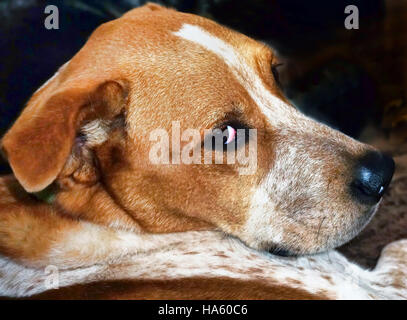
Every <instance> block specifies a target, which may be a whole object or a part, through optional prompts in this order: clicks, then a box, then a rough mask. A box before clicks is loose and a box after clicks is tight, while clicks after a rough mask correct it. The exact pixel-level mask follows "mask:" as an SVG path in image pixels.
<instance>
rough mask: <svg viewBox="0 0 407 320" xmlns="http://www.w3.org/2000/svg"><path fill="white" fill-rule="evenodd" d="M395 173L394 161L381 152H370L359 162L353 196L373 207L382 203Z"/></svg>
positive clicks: (355, 174)
mask: <svg viewBox="0 0 407 320" xmlns="http://www.w3.org/2000/svg"><path fill="white" fill-rule="evenodd" d="M393 173H394V161H393V159H392V158H391V157H389V156H387V155H385V154H383V153H380V152H369V153H367V154H366V155H365V156H363V157H362V158H361V159H359V160H358V162H357V164H356V167H355V173H354V179H353V181H352V183H351V190H352V194H353V195H354V196H355V197H356V198H357V199H358V201H359V202H361V203H363V204H369V205H373V204H376V203H378V202H379V201H380V199H381V197H382V196H383V194H384V192H385V191H386V189H387V187H388V186H389V184H390V181H391V179H392V177H393Z"/></svg>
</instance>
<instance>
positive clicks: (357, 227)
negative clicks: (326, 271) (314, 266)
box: [266, 205, 379, 258]
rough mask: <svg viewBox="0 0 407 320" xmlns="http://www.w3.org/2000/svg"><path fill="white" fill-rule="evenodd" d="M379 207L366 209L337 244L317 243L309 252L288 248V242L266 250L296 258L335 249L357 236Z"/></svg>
mask: <svg viewBox="0 0 407 320" xmlns="http://www.w3.org/2000/svg"><path fill="white" fill-rule="evenodd" d="M378 207H379V205H376V206H373V207H372V208H370V209H369V210H366V212H365V213H364V214H363V215H362V216H360V217H359V218H358V219H356V220H355V221H354V225H353V227H352V228H350V229H349V230H348V231H347V232H346V233H344V234H342V235H341V236H340V237H338V239H337V241H334V243H335V244H332V243H325V245H326V246H327V247H325V246H324V244H322V249H321V244H316V245H318V247H319V249H317V250H309V252H307V251H308V250H306V251H305V252H304V251H303V250H301V249H300V248H288V247H287V244H280V243H278V244H272V245H270V246H268V248H266V251H267V252H268V253H270V254H272V255H274V256H279V257H292V258H295V257H299V256H301V255H307V254H316V253H318V252H323V251H326V250H334V249H336V248H338V247H340V246H342V245H344V244H345V243H348V242H349V241H351V240H352V239H354V238H355V237H357V236H358V235H359V234H360V233H361V232H362V231H363V229H364V228H365V227H366V226H367V225H368V224H369V222H370V221H371V219H372V218H373V217H374V215H375V214H376V212H377V210H378Z"/></svg>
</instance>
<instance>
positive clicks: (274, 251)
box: [268, 246, 297, 257]
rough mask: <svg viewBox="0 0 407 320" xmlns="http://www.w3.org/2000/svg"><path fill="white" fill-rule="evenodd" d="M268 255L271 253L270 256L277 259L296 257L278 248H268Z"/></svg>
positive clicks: (290, 252)
mask: <svg viewBox="0 0 407 320" xmlns="http://www.w3.org/2000/svg"><path fill="white" fill-rule="evenodd" d="M268 252H269V253H271V254H272V255H275V256H279V257H296V256H297V254H296V253H294V252H292V251H290V250H288V249H284V248H281V247H279V246H273V247H272V248H270V249H269V250H268Z"/></svg>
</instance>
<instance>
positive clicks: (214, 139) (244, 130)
mask: <svg viewBox="0 0 407 320" xmlns="http://www.w3.org/2000/svg"><path fill="white" fill-rule="evenodd" d="M205 140H206V142H205V148H210V149H212V150H213V151H228V150H229V149H230V150H233V149H235V150H237V149H238V148H240V147H241V146H243V145H245V144H246V143H247V142H248V140H249V128H248V127H247V126H246V125H244V124H242V123H240V122H238V121H228V122H224V123H222V124H220V125H217V126H216V127H215V128H214V129H213V130H212V131H211V134H209V135H208V136H207V137H206V138H205Z"/></svg>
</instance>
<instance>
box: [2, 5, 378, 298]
mask: <svg viewBox="0 0 407 320" xmlns="http://www.w3.org/2000/svg"><path fill="white" fill-rule="evenodd" d="M185 23H187V24H191V25H194V26H199V27H201V28H202V29H203V30H205V31H206V32H209V33H210V34H211V35H212V36H214V37H217V38H219V39H221V40H222V41H224V42H225V43H227V44H228V45H230V46H231V47H233V49H234V50H235V51H236V52H237V53H238V54H239V55H240V56H241V59H242V61H243V62H242V63H243V64H244V65H247V66H248V68H250V70H253V71H254V73H255V76H256V77H259V79H260V81H261V85H262V86H264V91H265V92H266V93H268V94H270V93H271V95H272V97H276V98H277V100H276V101H277V102H278V103H276V104H275V105H273V104H271V105H269V104H270V103H271V102H272V101H274V100H272V101H270V99H269V98H267V97H268V96H267V94H265V95H264V96H262V94H263V93H264V92H260V93H259V95H260V98H259V99H260V100H261V101H262V103H263V104H264V105H262V106H259V105H258V104H257V102H256V99H255V98H254V97H253V96H252V95H251V94H250V93H249V90H248V88H250V86H253V85H254V84H253V83H246V82H245V81H248V80H245V81H240V80H239V78H238V77H236V72H237V73H239V72H240V73H242V74H244V72H243V71H244V70H245V69H244V66H242V70H243V71H242V70H240V69H239V67H240V66H237V67H236V66H234V67H230V66H228V65H227V64H226V63H225V61H223V60H222V58H221V57H219V56H217V55H216V54H215V53H213V52H210V51H208V50H206V49H205V48H203V47H201V46H199V45H197V44H194V43H191V42H189V41H186V40H184V39H181V38H180V37H177V36H175V35H174V34H173V33H174V32H176V31H178V30H180V28H181V27H182V26H183V25H184V24H185ZM274 62H275V58H274V55H273V52H272V50H270V49H269V48H268V47H266V46H264V45H262V44H260V43H257V42H256V41H254V40H252V39H249V38H247V37H245V36H243V35H240V34H237V33H235V32H233V31H230V30H228V29H226V28H223V27H221V26H219V25H218V24H216V23H214V22H211V21H209V20H206V19H204V18H200V17H197V16H193V15H188V14H183V13H177V12H175V11H173V10H168V9H164V8H161V7H159V6H156V5H148V6H145V7H142V8H139V9H136V10H133V11H130V12H129V13H127V14H125V15H124V16H123V17H122V18H120V19H118V20H115V21H112V22H109V23H106V24H104V25H102V26H101V27H99V28H98V29H97V30H96V31H95V32H94V33H93V35H92V36H91V38H90V39H89V41H88V42H87V43H86V45H85V46H84V47H83V48H82V49H81V50H80V51H79V52H78V54H77V55H76V56H75V57H73V59H72V60H71V61H70V62H69V63H68V64H67V65H65V66H64V67H62V68H61V69H60V71H59V74H58V75H57V76H56V77H55V78H54V79H52V80H51V81H50V82H49V83H48V84H47V85H45V86H44V87H43V88H41V89H40V90H39V91H38V92H37V93H35V94H34V95H33V97H32V98H31V100H30V101H29V102H28V105H27V107H26V108H25V110H24V111H23V113H22V115H21V116H20V117H19V119H18V120H17V122H16V123H15V124H14V126H13V127H12V128H11V129H10V131H9V132H8V133H7V134H6V135H5V137H4V138H3V140H2V145H3V149H4V151H5V154H6V155H7V157H8V160H9V162H10V165H11V167H12V168H13V171H14V174H15V177H16V179H17V180H18V181H19V183H20V184H21V185H22V186H23V187H24V189H25V190H26V191H28V192H37V191H41V190H43V189H44V188H46V187H48V186H50V185H53V187H54V188H55V189H56V190H57V192H56V201H55V202H54V203H53V205H51V206H50V205H46V204H43V203H40V202H38V201H36V200H33V199H31V198H30V197H29V196H26V195H21V196H19V195H17V194H16V193H15V192H14V193H13V192H11V191H10V190H18V192H17V193H18V194H20V193H21V194H23V191H22V190H21V188H19V187H18V186H17V182H16V181H15V180H14V179H13V178H11V177H9V178H4V179H1V180H0V181H1V182H0V183H1V184H2V190H3V191H2V197H1V200H0V201H1V202H0V250H1V253H2V254H4V255H6V256H7V257H10V258H12V259H15V260H17V261H19V262H21V263H24V264H25V265H28V266H35V267H38V266H44V265H47V264H48V263H50V262H52V263H55V264H57V265H61V266H66V265H72V266H74V265H75V262H77V264H78V265H81V266H82V265H92V263H96V262H98V263H100V262H101V261H102V262H103V261H104V260H103V259H110V258H111V255H110V253H112V251H113V250H114V248H116V247H114V245H111V246H110V245H109V244H110V243H114V242H115V239H118V236H117V234H116V233H115V231H117V230H127V231H134V232H135V233H137V234H150V233H154V234H155V233H172V232H186V231H202V230H221V231H223V232H225V233H227V234H231V235H233V236H236V237H238V238H240V239H242V240H243V241H245V242H246V243H247V244H248V245H250V246H251V247H253V248H255V249H268V248H269V247H270V246H272V245H274V244H276V243H274V242H273V241H275V240H274V239H270V237H271V235H270V232H271V231H270V230H271V229H273V228H274V227H275V228H278V229H279V230H281V232H282V239H281V240H280V241H281V243H282V244H283V245H284V246H285V247H288V248H289V249H290V250H292V251H293V252H297V253H313V252H317V251H321V250H325V249H328V248H332V247H334V246H336V245H338V244H340V243H342V242H344V241H347V240H348V239H349V238H350V237H352V236H353V235H354V234H355V233H356V232H358V231H359V230H360V228H361V226H362V224H361V221H365V219H366V217H367V216H368V215H367V212H369V211H370V209H372V208H370V207H367V206H362V205H360V204H358V203H356V201H354V199H352V198H351V197H350V196H349V194H348V189H347V188H348V187H347V186H348V184H349V181H350V179H351V170H350V169H351V167H352V165H353V163H354V161H355V159H356V158H357V157H359V156H361V155H363V153H364V152H366V151H367V150H370V149H371V148H370V147H368V146H366V145H362V144H360V143H358V142H356V141H354V140H351V139H350V138H348V137H346V136H344V135H342V134H340V133H339V132H336V131H334V130H332V129H329V128H327V127H325V126H323V125H321V124H318V123H316V122H314V121H312V120H310V119H308V118H306V117H304V116H303V115H301V114H300V113H299V112H297V111H296V110H295V109H294V108H292V107H291V106H289V105H288V104H287V101H286V100H285V98H284V97H283V96H282V94H281V92H280V91H279V89H278V88H277V85H276V84H275V80H274V79H273V76H272V72H271V66H272V64H273V63H274ZM247 76H248V77H247V79H250V75H247ZM243 78H244V79H246V77H243ZM254 90H260V91H261V88H257V87H256V88H254ZM256 94H257V91H256ZM267 99H269V100H267ZM262 107H263V108H264V107H267V108H269V109H270V110H271V112H272V113H273V115H275V117H276V121H275V122H273V119H270V117H267V116H266V115H265V113H264V112H263V110H262ZM231 115H233V116H234V117H239V120H240V121H243V122H245V123H246V124H247V125H248V126H249V127H251V128H256V129H257V130H258V146H257V150H258V154H257V170H256V172H255V173H254V174H252V175H239V174H238V171H237V167H236V165H226V164H219V165H185V164H180V165H152V164H151V163H150V161H149V150H151V146H152V142H151V141H149V134H150V133H151V132H152V131H153V130H154V129H157V128H162V129H166V130H167V131H168V132H171V121H180V126H181V130H184V129H186V128H198V129H201V130H203V129H210V128H213V127H214V126H216V125H217V124H219V122H220V121H223V120H225V118H226V119H227V118H228V117H230V116H231ZM94 121H96V122H94ZM92 123H93V124H94V125H91V124H92ZM98 123H99V124H100V126H99V127H98V125H97V124H98ZM87 126H88V127H87ZM85 128H86V129H85ZM92 130H93V131H92ZM246 148H247V146H246ZM290 148H291V149H290ZM291 150H295V151H296V153H295V154H291V153H290V151H291ZM171 152H172V150H171ZM264 181H266V182H267V181H268V182H269V183H270V184H269V185H268V186H267V195H266V196H267V197H268V198H269V203H268V204H267V205H269V204H273V205H274V208H273V209H270V208H268V207H262V206H260V205H258V204H257V203H255V204H253V198H254V196H255V194H256V191H258V190H262V189H261V188H262V187H261V186H262V185H263V183H264ZM284 185H286V187H285V188H284V187H283V186H284ZM3 194H4V196H3ZM321 199H327V200H326V201H325V200H323V201H322V200H321ZM267 205H266V206H267ZM254 211H255V212H257V214H258V215H257V216H256V215H255V214H254V213H253V212H254ZM327 213H329V214H331V213H335V215H334V216H332V217H329V223H327V224H325V225H324V226H321V225H322V222H321V221H324V219H325V218H326V216H327ZM253 217H255V221H254V222H253ZM256 219H257V220H256ZM85 222H90V223H92V230H97V231H95V232H97V233H98V235H99V237H97V241H99V244H100V247H101V248H104V249H103V250H102V249H101V253H98V254H94V253H93V249H94V247H92V246H89V244H87V243H86V244H83V245H84V248H85V249H86V248H88V247H89V248H88V250H85V249H83V248H71V247H70V246H69V245H70V243H69V240H67V239H72V238H69V235H75V234H76V233H78V234H79V235H81V236H85V237H86V232H87V230H88V228H89V226H88V225H87V224H86V223H85ZM98 226H100V227H98ZM270 228H271V229H270ZM272 231H273V230H272ZM76 238H77V239H81V238H80V237H79V236H78V237H76ZM97 241H96V240H95V242H94V243H92V245H95V246H97V243H98V242H97ZM278 244H280V243H278ZM55 248H58V251H57V252H58V253H55V252H56V251H55ZM63 248H67V249H66V250H64V249H63ZM98 248H99V247H98ZM82 249H83V250H82ZM96 251H97V250H96ZM97 252H99V251H97ZM53 254H55V255H56V256H53ZM208 281H209V280H208ZM216 281H217V280H213V282H210V283H209V282H208V283H207V284H208V288H209V287H210V288H216V286H215V284H216V283H217V282H216ZM194 283H195V282H194ZM231 283H232V284H231V286H232V287H233V286H236V285H237V283H233V282H231ZM256 285H257V284H256ZM102 286H103V285H102ZM150 286H157V283H156V284H148V283H145V284H143V285H142V288H144V289H142V290H145V291H141V292H147V291H148V288H151V287H150ZM173 286H175V289H174V287H173ZM178 286H179V282H177V281H175V282H173V284H163V288H162V290H161V291H160V293H151V297H157V298H158V297H162V295H163V294H164V293H168V294H169V295H170V296H171V297H176V296H177V295H178V294H179V291H177V289H176V288H177V287H178ZM97 287H98V286H97V285H96V286H95V288H96V289H95V290H96V292H95V294H97V291H98V290H99V289H97ZM167 287H168V288H169V289H166V288H167ZM248 287H249V288H253V284H249V285H248ZM200 288H202V287H200ZM228 288H230V287H228ZM259 288H260V287H259ZM173 289H174V290H175V291H174V292H175V293H171V292H172V291H171V290H173ZM168 290H170V291H168ZM194 290H195V289H194ZM208 290H209V289H208ZM211 290H212V289H211ZM261 290H263V289H261ZM276 290H277V291H276ZM194 292H196V294H198V292H199V290H198V289H196V290H195V291H194ZM262 292H263V293H265V295H266V296H270V297H276V298H278V297H281V298H285V297H287V294H288V293H289V294H290V295H293V296H292V297H295V298H297V297H298V298H303V297H309V298H311V296H305V295H304V294H303V293H302V292H301V291H298V290H294V291H286V289H285V288H280V289H276V288H273V292H275V293H273V294H270V292H269V291H268V289H264V290H263V291H262ZM252 293H253V291H252V289H250V291H249V292H248V294H247V295H243V296H244V297H250V295H251V294H252ZM67 294H68V295H69V294H70V293H69V289H68V292H67ZM118 294H119V296H120V293H118ZM269 294H270V295H269ZM146 295H147V296H149V295H148V294H147V293H146ZM124 296H126V295H124ZM213 296H214V297H218V296H219V297H221V296H222V297H223V291H222V290H221V291H220V293H219V295H217V294H213ZM243 296H242V297H243ZM258 296H259V295H257V294H256V295H254V297H258ZM111 297H113V295H112V296H111ZM132 297H133V296H132ZM136 297H141V296H140V295H137V296H136ZM226 297H229V296H226ZM230 297H232V296H230Z"/></svg>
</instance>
